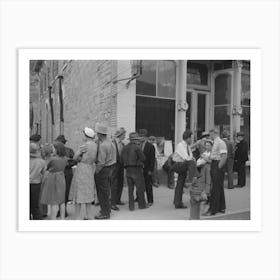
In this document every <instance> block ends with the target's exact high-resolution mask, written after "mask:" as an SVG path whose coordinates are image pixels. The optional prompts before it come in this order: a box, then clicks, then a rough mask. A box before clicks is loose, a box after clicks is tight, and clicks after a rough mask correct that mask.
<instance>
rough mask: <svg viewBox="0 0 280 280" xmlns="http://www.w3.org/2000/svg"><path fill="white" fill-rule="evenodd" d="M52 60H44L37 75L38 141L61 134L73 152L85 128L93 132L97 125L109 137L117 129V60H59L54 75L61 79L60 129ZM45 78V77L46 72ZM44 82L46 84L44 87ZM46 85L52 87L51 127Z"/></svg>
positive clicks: (58, 105) (57, 88)
mask: <svg viewBox="0 0 280 280" xmlns="http://www.w3.org/2000/svg"><path fill="white" fill-rule="evenodd" d="M53 65H54V61H45V63H44V65H43V66H42V68H41V71H40V73H39V77H40V84H41V91H40V94H41V102H40V110H41V122H42V127H41V134H42V142H43V143H44V142H52V140H53V139H55V138H56V137H57V136H58V135H59V134H60V133H61V132H62V133H63V134H64V135H65V137H66V139H68V140H69V141H68V143H67V144H68V145H69V146H70V147H72V148H74V149H77V148H78V146H79V145H80V144H81V131H82V129H83V128H84V127H85V126H88V127H91V128H93V129H94V127H95V124H96V123H97V122H102V123H105V124H107V125H108V127H109V133H110V134H112V133H114V132H115V130H116V128H117V95H118V94H117V90H118V88H117V84H115V83H112V81H113V80H115V79H116V78H117V67H118V63H117V61H105V60H99V61H93V60H92V61H90V60H86V61H82V60H76V61H75V60H72V61H59V63H58V68H59V69H58V74H59V75H62V76H63V81H62V89H63V103H64V126H62V127H61V123H60V102H59V81H58V79H57V76H55V75H53V70H54V69H55V71H56V66H57V64H55V67H54V69H53ZM48 71H49V75H47V78H45V75H46V74H47V73H48ZM55 74H56V73H55ZM45 80H47V81H46V85H45ZM48 86H52V98H53V105H54V121H55V124H54V126H52V125H51V117H50V115H51V114H50V106H49V97H48Z"/></svg>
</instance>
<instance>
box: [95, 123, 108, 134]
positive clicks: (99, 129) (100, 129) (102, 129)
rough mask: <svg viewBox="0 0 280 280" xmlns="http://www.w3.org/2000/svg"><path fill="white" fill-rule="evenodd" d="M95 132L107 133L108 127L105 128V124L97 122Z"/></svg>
mask: <svg viewBox="0 0 280 280" xmlns="http://www.w3.org/2000/svg"><path fill="white" fill-rule="evenodd" d="M95 132H96V133H100V134H105V135H107V134H108V128H107V126H105V125H103V124H100V123H97V124H96V126H95Z"/></svg>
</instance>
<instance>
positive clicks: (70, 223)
mask: <svg viewBox="0 0 280 280" xmlns="http://www.w3.org/2000/svg"><path fill="white" fill-rule="evenodd" d="M62 59H63V60H69V59H71V60H103V59H106V60H108V59H109V60H139V59H153V60H162V59H168V60H169V59H170V60H190V59H191V60H250V61H251V80H250V81H251V139H253V140H251V159H250V162H251V167H250V168H251V173H250V174H251V175H250V176H251V190H250V193H251V196H250V211H251V218H250V220H173V221H170V220H168V221H167V220H166V221H162V220H149V221H148V220H141V221H139V220H129V221H126V220H104V221H97V220H91V221H77V220H64V221H62V220H56V221H51V220H41V221H35V220H29V183H28V181H29V177H28V174H29V172H28V168H29V164H27V162H29V161H27V159H28V158H29V148H28V147H29V61H30V60H62ZM18 104H19V105H18V230H19V231H38V232H39V231H79V232H80V231H98V232H102V231H111V232H116V231H117V232H118V231H122V232H123V231H128V232H129V231H130V232H131V231H157V232H160V231H167V232H168V231H261V230H262V154H261V153H260V152H259V147H262V138H261V137H259V135H261V133H260V131H262V51H261V50H260V49H181V48H180V49H176V48H175V49H106V48H104V49H19V50H18ZM19 167H20V168H19ZM252 186H253V187H252Z"/></svg>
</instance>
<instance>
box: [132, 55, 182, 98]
mask: <svg viewBox="0 0 280 280" xmlns="http://www.w3.org/2000/svg"><path fill="white" fill-rule="evenodd" d="M148 60H153V59H148ZM141 61H143V60H141ZM159 61H168V62H172V63H173V64H174V67H175V68H174V69H175V93H174V97H165V96H159V95H158V76H159ZM176 67H177V65H176V62H175V60H166V59H165V60H156V81H155V84H156V95H155V96H153V95H144V94H137V93H136V96H142V97H151V98H160V99H168V100H176V74H177V73H176ZM136 87H137V81H136ZM136 92H137V91H136Z"/></svg>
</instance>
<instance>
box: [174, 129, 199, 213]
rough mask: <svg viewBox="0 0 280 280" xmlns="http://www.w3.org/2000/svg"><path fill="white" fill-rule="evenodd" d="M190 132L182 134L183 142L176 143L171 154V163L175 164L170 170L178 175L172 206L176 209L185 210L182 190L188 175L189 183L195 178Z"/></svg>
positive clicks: (195, 170)
mask: <svg viewBox="0 0 280 280" xmlns="http://www.w3.org/2000/svg"><path fill="white" fill-rule="evenodd" d="M191 143H192V132H191V131H190V130H186V131H185V132H184V133H183V140H182V141H181V142H180V143H178V145H177V147H176V150H175V153H174V154H173V161H174V162H175V163H174V165H173V167H172V168H171V169H172V170H173V171H175V172H176V173H178V179H177V184H176V187H175V193H174V200H173V203H174V206H175V208H176V209H180V208H187V205H184V204H183V189H184V185H185V181H186V178H187V173H189V174H188V175H189V181H190V182H192V181H193V179H194V177H196V176H197V169H196V162H195V159H194V157H193V154H192V150H191Z"/></svg>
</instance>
